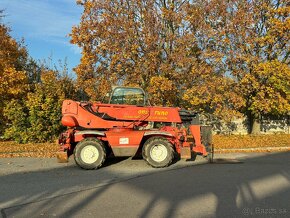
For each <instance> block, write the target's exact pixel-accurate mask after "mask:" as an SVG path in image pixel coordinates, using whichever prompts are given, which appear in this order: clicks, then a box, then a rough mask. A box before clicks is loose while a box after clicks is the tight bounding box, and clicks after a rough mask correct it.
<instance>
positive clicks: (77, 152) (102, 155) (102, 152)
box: [74, 138, 106, 170]
mask: <svg viewBox="0 0 290 218" xmlns="http://www.w3.org/2000/svg"><path fill="white" fill-rule="evenodd" d="M89 145H92V146H94V147H96V148H97V150H98V152H99V157H98V159H97V160H96V161H95V162H93V163H86V162H85V161H84V160H82V157H81V152H82V149H84V148H85V147H86V146H89ZM74 159H75V162H76V164H77V165H78V166H80V167H81V168H83V169H86V170H93V169H98V168H100V167H101V166H102V165H103V163H104V162H105V160H106V149H105V146H104V144H103V142H102V141H101V140H99V139H96V138H86V139H83V140H82V141H80V142H79V143H78V144H77V145H76V147H75V149H74Z"/></svg>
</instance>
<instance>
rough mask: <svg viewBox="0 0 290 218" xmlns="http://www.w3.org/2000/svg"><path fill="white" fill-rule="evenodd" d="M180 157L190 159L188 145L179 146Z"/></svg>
mask: <svg viewBox="0 0 290 218" xmlns="http://www.w3.org/2000/svg"><path fill="white" fill-rule="evenodd" d="M180 158H182V159H191V150H190V147H181V148H180Z"/></svg>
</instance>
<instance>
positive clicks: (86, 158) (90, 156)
mask: <svg viewBox="0 0 290 218" xmlns="http://www.w3.org/2000/svg"><path fill="white" fill-rule="evenodd" d="M98 158H99V151H98V149H97V148H96V147H95V146H93V145H87V146H85V147H84V148H83V149H82V151H81V159H82V161H83V162H85V163H86V164H92V163H94V162H96V161H97V160H98Z"/></svg>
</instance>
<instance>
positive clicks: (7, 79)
mask: <svg viewBox="0 0 290 218" xmlns="http://www.w3.org/2000/svg"><path fill="white" fill-rule="evenodd" d="M27 90H28V85H27V76H26V73H25V72H24V71H17V70H16V69H15V68H13V67H8V68H4V71H3V72H0V95H1V96H2V97H4V99H9V98H11V97H20V96H21V95H23V94H24V93H26V91H27Z"/></svg>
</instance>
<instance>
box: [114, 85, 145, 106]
mask: <svg viewBox="0 0 290 218" xmlns="http://www.w3.org/2000/svg"><path fill="white" fill-rule="evenodd" d="M110 103H111V104H129V105H144V104H145V96H144V91H143V90H142V89H140V88H125V87H118V88H115V89H114V91H113V95H112V97H111V101H110Z"/></svg>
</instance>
